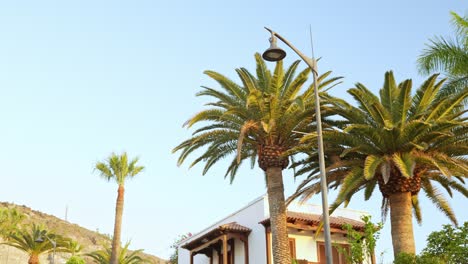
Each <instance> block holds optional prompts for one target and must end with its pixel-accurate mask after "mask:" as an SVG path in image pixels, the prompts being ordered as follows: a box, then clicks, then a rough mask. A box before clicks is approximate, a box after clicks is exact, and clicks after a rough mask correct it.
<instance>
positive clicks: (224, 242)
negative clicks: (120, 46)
mask: <svg viewBox="0 0 468 264" xmlns="http://www.w3.org/2000/svg"><path fill="white" fill-rule="evenodd" d="M227 246H228V243H227V235H226V234H224V235H223V264H228V250H227Z"/></svg>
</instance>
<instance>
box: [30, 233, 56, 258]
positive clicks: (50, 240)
mask: <svg viewBox="0 0 468 264" xmlns="http://www.w3.org/2000/svg"><path fill="white" fill-rule="evenodd" d="M43 237H45V238H47V240H49V242H50V243H51V244H52V246H54V251H53V254H52V264H55V248H56V247H57V242H55V241H54V240H52V239H50V237H49V236H47V235H46V234H44V235H39V237H38V238H36V240H34V242H37V243H42V242H44V238H43Z"/></svg>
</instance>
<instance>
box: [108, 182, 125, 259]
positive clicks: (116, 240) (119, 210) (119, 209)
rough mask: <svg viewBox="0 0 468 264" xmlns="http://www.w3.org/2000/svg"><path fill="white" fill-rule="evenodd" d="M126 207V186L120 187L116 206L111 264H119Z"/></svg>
mask: <svg viewBox="0 0 468 264" xmlns="http://www.w3.org/2000/svg"><path fill="white" fill-rule="evenodd" d="M123 206H124V186H123V185H122V184H121V185H119V189H118V191H117V202H116V205H115V222H114V237H113V238H112V253H111V259H110V264H119V255H120V235H121V230H122V214H123Z"/></svg>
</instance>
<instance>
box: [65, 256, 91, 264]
mask: <svg viewBox="0 0 468 264" xmlns="http://www.w3.org/2000/svg"><path fill="white" fill-rule="evenodd" d="M65 264H86V262H85V261H84V259H83V258H82V257H80V256H72V257H71V258H69V259H68V260H67V262H66V263H65Z"/></svg>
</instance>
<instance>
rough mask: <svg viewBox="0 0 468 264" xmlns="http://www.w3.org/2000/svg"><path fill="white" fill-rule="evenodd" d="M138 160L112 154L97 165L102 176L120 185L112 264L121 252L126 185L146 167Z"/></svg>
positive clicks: (116, 208)
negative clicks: (128, 179)
mask: <svg viewBox="0 0 468 264" xmlns="http://www.w3.org/2000/svg"><path fill="white" fill-rule="evenodd" d="M137 162H138V158H134V159H133V160H131V161H130V162H129V161H128V157H127V153H126V152H124V153H123V154H122V155H117V154H115V153H112V154H111V155H110V156H109V157H108V158H107V160H106V161H105V162H98V163H96V166H95V169H96V170H98V171H99V174H100V176H102V177H103V178H105V179H107V180H108V181H110V180H115V181H116V182H117V184H118V185H119V188H118V190H117V202H116V206H115V222H114V236H113V237H112V254H111V259H110V264H117V262H118V259H117V257H118V256H119V251H120V236H121V230H122V214H123V206H124V191H125V188H124V185H125V180H126V179H127V178H133V177H135V176H136V175H137V174H138V173H140V172H141V171H142V170H143V169H144V167H143V166H138V165H137Z"/></svg>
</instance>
